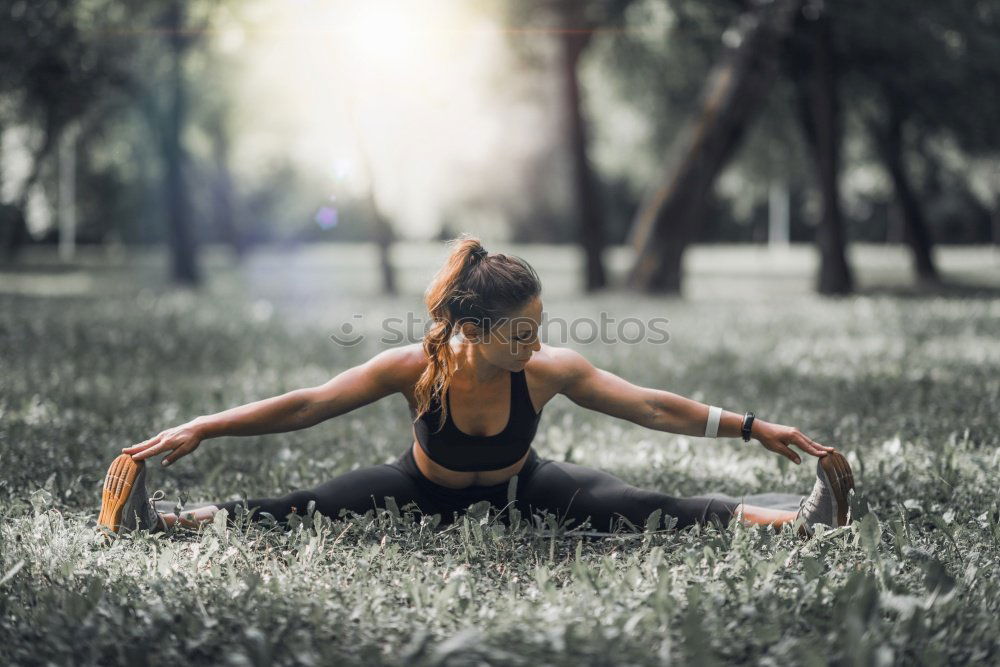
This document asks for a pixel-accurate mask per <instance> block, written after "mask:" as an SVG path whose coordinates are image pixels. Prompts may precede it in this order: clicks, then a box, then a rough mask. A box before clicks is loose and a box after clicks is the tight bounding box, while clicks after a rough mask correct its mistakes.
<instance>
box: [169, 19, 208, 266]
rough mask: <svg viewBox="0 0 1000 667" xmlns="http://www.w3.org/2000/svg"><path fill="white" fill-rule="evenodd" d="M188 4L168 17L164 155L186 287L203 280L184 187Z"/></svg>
mask: <svg viewBox="0 0 1000 667" xmlns="http://www.w3.org/2000/svg"><path fill="white" fill-rule="evenodd" d="M185 3H186V0H172V1H171V3H170V5H169V7H168V9H167V16H166V27H167V34H168V39H169V43H170V58H171V80H170V88H169V92H168V95H169V96H170V98H169V102H168V105H167V113H166V127H165V128H164V133H163V140H162V144H161V145H162V151H163V158H164V183H163V185H164V195H165V197H166V206H167V227H168V233H169V238H170V259H171V277H172V278H173V280H174V281H176V282H179V283H181V284H185V285H197V284H198V283H199V282H200V280H201V272H200V271H199V269H198V257H197V252H198V249H197V243H196V241H195V238H194V234H193V233H192V229H191V205H190V202H189V201H188V192H187V188H186V187H185V184H184V172H185V168H186V166H187V153H186V151H185V149H184V143H183V132H184V125H185V123H186V122H187V111H188V103H187V90H186V86H185V81H184V54H185V51H186V50H187V37H186V36H185V35H184V34H183V31H184V27H185V9H186V7H185Z"/></svg>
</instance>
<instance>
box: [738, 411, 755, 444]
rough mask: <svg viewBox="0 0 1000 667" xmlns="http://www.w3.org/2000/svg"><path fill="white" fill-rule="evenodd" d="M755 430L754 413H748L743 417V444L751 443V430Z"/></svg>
mask: <svg viewBox="0 0 1000 667" xmlns="http://www.w3.org/2000/svg"><path fill="white" fill-rule="evenodd" d="M751 428H753V413H752V412H747V413H746V414H745V415H743V428H741V429H740V431H741V432H742V433H743V442H750V429H751Z"/></svg>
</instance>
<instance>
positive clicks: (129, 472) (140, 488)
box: [97, 454, 167, 534]
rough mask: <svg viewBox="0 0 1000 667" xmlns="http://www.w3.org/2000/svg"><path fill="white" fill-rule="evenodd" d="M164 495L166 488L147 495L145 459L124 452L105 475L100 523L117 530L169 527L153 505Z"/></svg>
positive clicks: (149, 529) (128, 530) (115, 531)
mask: <svg viewBox="0 0 1000 667" xmlns="http://www.w3.org/2000/svg"><path fill="white" fill-rule="evenodd" d="M163 495H164V493H163V491H157V492H156V494H154V496H153V497H152V498H150V497H149V496H148V495H147V493H146V462H145V461H144V460H143V461H133V460H132V457H131V455H129V454H121V455H120V456H118V458H116V459H115V460H114V461H112V463H111V467H110V468H108V474H107V476H105V478H104V491H103V492H102V494H101V515H100V516H99V517H98V518H97V524H98V525H99V526H101V527H103V528H105V529H107V530H110V531H111V532H112V533H114V534H121V533H126V532H131V531H133V530H148V531H156V530H166V529H167V524H166V522H165V521H164V520H163V517H161V516H160V513H159V512H157V511H156V506H155V505H154V503H155V501H157V500H160V499H161V498H163Z"/></svg>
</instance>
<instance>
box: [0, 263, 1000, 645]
mask: <svg viewBox="0 0 1000 667" xmlns="http://www.w3.org/2000/svg"><path fill="white" fill-rule="evenodd" d="M513 251H514V252H517V253H519V254H523V255H524V256H525V257H527V258H528V259H529V260H531V261H533V263H534V264H535V266H536V268H537V269H538V270H539V273H540V274H541V277H542V280H543V282H544V285H545V292H544V293H543V298H544V300H545V307H546V310H547V312H548V313H549V314H550V315H551V316H552V317H560V318H564V319H567V320H572V319H574V318H584V317H589V318H595V319H596V318H598V316H599V314H600V313H606V314H607V315H608V316H610V317H615V318H618V319H621V318H624V317H629V316H631V317H638V318H640V319H648V318H652V317H663V318H667V319H668V320H669V324H668V325H667V330H668V331H669V341H668V342H666V343H663V344H652V343H646V344H636V345H624V344H619V345H613V346H612V345H602V344H600V343H591V344H583V343H569V344H572V345H573V346H574V347H576V348H577V349H579V350H580V351H581V352H583V353H584V354H585V355H586V356H587V357H588V358H590V359H591V360H592V361H593V362H594V363H595V364H596V365H598V366H601V367H603V368H605V369H607V370H610V371H612V372H615V373H618V374H620V375H622V376H623V377H626V378H627V379H629V380H631V381H633V382H635V383H638V384H643V385H646V386H653V387H659V388H663V389H668V390H670V391H674V392H677V393H680V394H682V395H685V396H689V397H692V398H695V399H698V400H701V401H704V402H708V403H712V404H716V405H721V406H723V407H725V408H726V409H729V410H733V411H742V410H745V409H752V410H754V411H756V412H757V414H758V415H759V416H761V418H763V419H766V420H768V421H774V422H778V423H783V424H789V425H793V426H797V427H799V428H800V429H802V430H803V431H804V432H805V433H806V434H808V435H810V436H811V437H813V438H814V439H816V440H818V441H820V442H822V443H824V444H829V445H834V446H836V447H838V448H839V449H841V450H842V451H844V452H845V453H846V454H847V456H848V458H849V460H850V461H851V463H852V466H853V467H854V470H855V476H856V477H857V478H859V488H858V491H859V493H858V495H857V497H856V499H855V507H854V513H855V517H856V519H857V521H856V522H855V523H854V524H852V525H851V526H848V527H846V528H842V529H837V530H833V531H827V532H825V533H822V534H820V535H819V536H818V537H816V538H815V539H813V540H810V541H808V542H802V541H800V540H799V539H797V538H795V537H794V536H793V535H792V534H791V533H790V532H786V533H785V534H781V535H772V534H771V533H770V532H769V531H767V530H763V529H753V528H744V527H739V526H735V525H734V526H733V527H732V528H731V529H730V530H728V531H718V530H715V529H711V528H710V529H705V530H701V531H689V532H685V533H666V532H646V533H640V534H635V533H633V534H622V535H617V536H611V537H605V538H599V539H586V538H583V537H581V536H578V535H573V534H572V530H570V532H569V533H566V532H565V531H551V530H542V529H540V528H539V527H537V526H530V525H522V526H521V527H520V528H518V529H513V530H512V529H508V528H505V527H504V525H503V524H500V523H499V522H497V521H494V520H493V517H492V515H489V514H484V513H483V512H481V511H478V512H477V511H474V512H473V513H472V514H471V515H469V516H467V517H466V518H465V519H464V520H462V521H460V522H458V523H457V524H455V525H454V526H452V527H450V528H448V529H446V530H440V529H438V530H436V531H435V530H432V529H431V528H430V527H429V526H427V525H420V524H415V523H412V522H409V521H406V520H405V519H406V518H405V517H402V518H400V517H398V516H396V515H394V513H392V512H388V511H383V512H380V513H375V512H370V513H369V514H368V515H367V516H364V517H358V516H354V517H345V518H343V519H342V518H334V519H333V520H330V519H326V518H322V517H315V520H310V519H309V518H307V519H306V520H305V521H303V522H299V523H297V524H295V525H293V526H292V527H291V529H290V530H288V531H279V530H274V529H271V530H266V529H264V528H263V527H261V526H250V527H247V528H244V529H235V528H231V527H230V528H227V527H226V526H224V525H221V524H212V525H206V526H204V527H203V530H202V531H201V532H200V533H199V534H194V533H189V534H187V535H176V536H173V537H169V538H168V537H164V536H163V535H156V534H154V535H149V534H135V535H132V536H127V537H125V538H123V539H120V540H118V541H117V542H116V543H115V544H114V545H113V546H110V547H108V546H105V545H104V543H103V541H102V540H101V538H99V537H98V536H97V535H96V534H95V532H94V530H93V527H92V523H93V520H94V519H95V518H96V515H97V511H98V505H99V496H100V489H101V485H102V483H103V477H104V473H105V471H106V468H107V465H108V463H109V462H110V461H111V459H112V458H113V457H114V456H115V455H116V454H117V452H118V450H119V449H120V448H121V447H123V446H125V445H129V444H133V443H135V442H138V441H140V440H143V439H145V438H147V437H149V436H151V435H154V434H155V433H156V432H158V431H159V430H161V429H163V428H166V427H168V426H173V425H176V424H177V423H180V422H182V421H186V420H188V419H191V418H193V417H195V416H198V415H199V414H206V413H210V412H214V411H217V410H221V409H224V408H228V407H232V406H234V405H238V404H241V403H245V402H248V401H251V400H255V399H259V398H263V397H266V396H270V395H274V394H277V393H280V392H284V391H286V390H289V389H292V388H295V387H300V386H307V385H313V384H318V383H321V382H324V381H325V380H326V379H328V378H329V377H331V376H332V375H333V374H335V373H337V372H339V371H340V370H343V369H345V368H347V367H349V366H351V365H354V364H356V363H359V362H361V361H362V360H364V359H366V358H368V357H369V356H370V355H371V354H373V353H375V352H376V351H378V350H379V349H381V348H382V347H385V346H386V343H385V342H384V341H380V337H381V336H382V334H383V332H384V329H385V327H384V324H383V321H384V319H385V318H386V317H402V318H405V317H406V313H407V312H412V313H413V314H414V317H422V316H423V310H422V308H421V301H420V294H421V291H422V290H423V288H424V286H425V284H426V282H427V280H428V278H429V277H430V275H431V274H432V273H433V271H434V269H435V266H436V263H437V262H439V261H440V260H441V258H442V257H443V253H444V250H443V248H442V247H427V246H420V247H412V248H403V249H399V250H398V251H397V254H396V259H397V262H398V264H399V266H400V271H401V273H400V282H401V285H402V286H403V293H402V294H401V295H400V296H398V297H395V298H392V299H388V298H383V297H379V296H377V294H376V292H375V287H376V279H377V274H375V273H374V272H373V271H372V269H371V260H372V258H373V253H372V251H371V250H370V249H369V248H365V247H360V248H355V247H338V248H310V249H307V250H304V251H293V250H287V251H282V252H278V251H273V252H267V253H261V254H260V255H258V256H256V257H254V258H252V259H251V260H250V261H249V262H248V263H247V264H246V265H245V266H244V267H243V268H242V269H239V270H236V269H233V268H230V267H229V266H228V264H227V262H226V261H225V259H224V257H221V256H216V255H214V254H211V255H210V256H209V257H208V261H207V266H208V274H209V281H208V285H207V287H206V288H205V289H204V290H203V291H202V292H200V293H197V294H195V293H190V292H187V291H183V290H172V289H168V288H165V287H163V286H161V276H162V274H163V258H162V257H161V256H159V255H157V254H155V253H144V254H139V255H122V254H114V253H111V254H106V253H103V252H102V253H96V254H85V255H84V256H83V257H82V258H81V260H80V261H79V262H78V263H77V264H76V265H74V266H71V267H67V268H59V267H57V266H56V265H55V264H54V262H53V260H52V259H51V258H48V257H47V256H45V255H39V256H35V257H31V258H29V259H30V262H29V266H28V267H26V268H23V269H21V270H19V271H17V272H11V271H8V272H6V273H0V517H2V522H0V664H4V665H6V664H13V665H21V664H56V665H62V664H102V665H107V664H131V665H140V664H178V663H180V662H182V661H187V662H191V663H196V664H209V663H210V664H227V665H265V664H304V665H309V664H331V663H332V662H334V661H337V662H345V663H354V664H357V663H365V664H371V663H383V664H420V665H438V664H447V665H475V664H498V663H504V664H524V665H527V664H537V663H543V664H576V663H587V664H662V663H665V662H677V663H684V664H699V665H700V664H713V663H729V662H750V661H752V662H755V663H761V664H770V665H784V664H816V665H819V664H827V663H834V664H852V665H853V664H859V665H870V664H880V665H881V664H914V663H917V664H932V665H943V664H953V663H969V662H974V663H979V664H997V663H998V662H1000V579H998V576H997V574H998V572H1000V495H998V488H1000V447H998V445H1000V430H998V419H997V412H998V407H1000V298H998V293H1000V292H998V289H1000V256H998V255H997V254H995V253H994V252H991V251H990V250H978V249H962V248H955V249H945V250H942V251H941V253H940V254H939V260H940V262H941V265H942V267H943V268H944V270H945V273H946V275H947V276H948V277H949V278H950V279H951V280H952V282H953V283H955V284H959V285H969V284H971V283H973V282H976V283H979V284H981V285H984V286H985V287H983V288H982V289H975V290H974V289H970V288H968V287H956V288H953V289H951V290H948V291H947V292H945V293H938V294H932V295H920V294H919V293H914V292H912V291H911V290H908V289H906V288H905V284H906V283H907V281H908V273H907V259H906V257H905V255H904V254H903V253H902V252H900V251H899V250H898V249H891V250H886V249H882V248H878V247H866V248H856V249H853V250H852V257H853V259H854V261H855V265H856V267H857V269H858V271H859V283H860V286H861V291H860V295H859V296H857V297H852V298H845V299H825V298H821V297H817V296H815V295H813V294H812V293H811V291H810V287H811V282H812V275H811V272H812V268H813V266H814V264H815V258H814V256H813V253H812V250H811V249H810V248H793V249H791V250H789V251H788V252H787V253H784V254H781V255H775V254H771V253H767V252H765V251H760V250H750V249H740V248H715V249H708V248H696V249H695V250H694V251H693V252H692V253H691V255H690V256H689V258H688V266H689V269H690V271H691V279H690V282H689V284H688V288H687V296H688V298H687V299H685V300H680V299H657V298H651V297H644V296H635V295H630V294H626V293H623V292H620V291H615V290H611V291H608V292H607V293H605V294H601V295H597V296H592V297H584V296H581V295H579V294H577V293H576V292H575V291H574V289H573V287H574V284H575V276H576V274H575V270H576V269H575V267H576V264H575V259H574V256H573V254H572V253H571V252H569V251H567V250H566V249H559V248H554V249H553V248H540V247H529V248H515V249H513ZM611 259H612V265H613V266H614V267H615V268H616V269H621V268H622V267H624V266H625V262H626V260H627V257H626V255H625V254H624V251H615V252H614V253H612V256H611ZM355 315H357V316H358V317H354V316H355ZM345 322H350V323H351V324H352V326H353V327H354V332H356V333H357V332H360V333H363V334H364V336H365V337H364V340H363V341H361V342H360V343H359V344H357V345H354V346H350V347H347V346H339V345H336V344H335V343H334V342H333V341H332V340H331V334H333V333H336V332H337V331H338V330H339V328H340V327H341V326H342V325H343V324H344V323H345ZM548 342H550V343H552V344H561V341H558V340H552V339H550V340H549V341H548ZM409 441H410V440H409V424H408V414H407V410H406V405H405V401H404V400H403V399H402V398H401V397H393V398H390V399H386V400H383V401H380V402H378V403H376V404H373V405H370V406H366V407H365V408H362V409H360V410H357V411H356V412H353V413H351V414H348V415H344V416H342V417H340V418H337V419H334V420H331V421H329V422H326V423H324V424H321V425H318V426H316V427H314V428H312V429H308V430H305V431H299V432H295V433H286V434H277V435H271V436H264V437H255V438H224V439H218V440H211V441H207V442H205V443H204V444H203V445H202V446H201V448H200V449H198V450H197V451H196V452H195V453H194V454H192V455H191V456H188V457H186V458H184V459H182V460H181V461H180V462H179V463H178V464H176V465H175V466H172V467H171V468H170V469H168V470H162V469H155V470H152V471H151V475H152V480H151V487H152V489H157V488H162V489H163V490H165V491H166V492H167V494H168V495H167V497H168V498H170V499H177V498H180V499H182V500H183V501H184V502H198V501H216V500H226V499H230V498H239V497H245V496H247V495H255V496H262V495H275V494H281V493H285V492H288V491H290V490H292V489H295V488H302V487H305V486H312V485H315V484H318V483H320V482H322V481H325V480H327V479H329V478H330V477H332V476H335V475H337V474H339V473H342V472H345V471H348V470H350V469H352V468H355V467H358V466H365V465H371V464H375V463H382V462H385V461H388V460H391V459H393V458H395V457H396V456H397V455H398V454H399V453H400V452H401V451H402V450H403V448H404V447H405V446H407V444H408V443H409ZM753 444H754V445H755V446H754V447H751V448H745V447H743V446H742V444H741V443H740V442H739V441H738V440H736V439H721V440H704V439H700V438H690V437H684V436H679V435H674V434H669V433H662V432H656V431H650V430H646V429H643V428H641V427H638V426H634V425H632V424H630V423H627V422H623V421H619V420H615V419H612V418H610V417H606V416H604V415H600V414H597V413H594V412H585V411H583V410H582V409H580V408H578V407H577V406H575V405H573V404H572V403H571V402H569V401H568V400H566V399H564V398H563V397H557V398H556V399H554V400H553V401H552V402H551V403H550V404H549V405H548V406H546V408H545V413H544V415H543V419H542V423H541V424H540V426H539V431H538V437H537V439H536V441H535V446H536V448H537V450H538V451H539V453H541V454H542V455H544V456H548V457H550V458H555V459H561V460H562V459H565V460H573V461H575V462H577V463H581V464H584V465H591V466H595V467H600V468H603V469H605V470H608V471H610V472H613V473H614V474H617V475H619V476H621V477H622V478H624V479H626V480H628V481H630V482H632V483H635V484H638V485H641V486H647V487H650V488H657V489H661V490H664V491H666V492H668V493H673V494H676V495H694V494H698V493H701V492H706V491H718V492H723V493H729V494H734V495H738V494H742V493H754V492H763V491H783V492H791V493H801V494H805V493H807V492H808V491H809V489H810V488H811V486H812V481H813V479H814V477H813V475H814V469H813V466H812V465H809V464H810V463H811V461H810V460H807V461H805V462H804V464H803V465H802V466H794V465H792V464H791V463H790V462H788V461H787V460H785V459H783V458H779V457H777V456H776V455H774V454H771V453H770V452H767V451H765V450H764V449H763V448H762V447H760V446H759V445H757V444H756V443H753ZM152 489H151V490H152ZM479 509H482V508H479Z"/></svg>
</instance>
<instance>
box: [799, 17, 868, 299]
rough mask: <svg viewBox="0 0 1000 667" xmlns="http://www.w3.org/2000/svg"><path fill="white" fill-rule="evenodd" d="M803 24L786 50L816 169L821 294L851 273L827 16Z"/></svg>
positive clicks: (838, 287) (843, 288)
mask: <svg viewBox="0 0 1000 667" xmlns="http://www.w3.org/2000/svg"><path fill="white" fill-rule="evenodd" d="M811 23H812V25H811V26H810V25H809V24H808V23H804V25H803V28H802V30H801V34H802V35H803V36H804V37H805V38H806V39H807V40H808V42H807V43H808V46H807V47H806V48H805V49H799V50H797V51H793V52H792V53H791V61H792V62H793V63H794V64H793V72H794V75H795V83H796V91H797V93H798V99H799V112H800V113H799V116H800V120H801V123H802V130H803V133H804V135H805V137H806V143H807V144H808V145H809V149H810V153H811V154H812V157H813V163H814V165H815V167H816V180H817V183H818V185H819V190H820V194H821V196H822V213H821V215H820V219H819V225H818V227H817V230H816V244H817V245H818V246H819V253H820V268H819V276H818V279H817V286H816V287H817V290H818V291H819V292H820V293H821V294H848V293H850V292H852V291H853V290H854V277H853V275H852V274H851V267H850V266H849V265H848V263H847V256H846V252H845V242H846V234H845V232H844V221H843V215H842V213H841V209H840V184H839V182H838V176H839V173H840V144H841V128H840V118H839V112H840V109H839V99H838V91H837V71H836V62H835V55H834V52H833V42H832V36H831V27H830V20H829V18H827V17H826V16H820V17H819V18H817V19H816V20H815V21H813V22H811Z"/></svg>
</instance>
